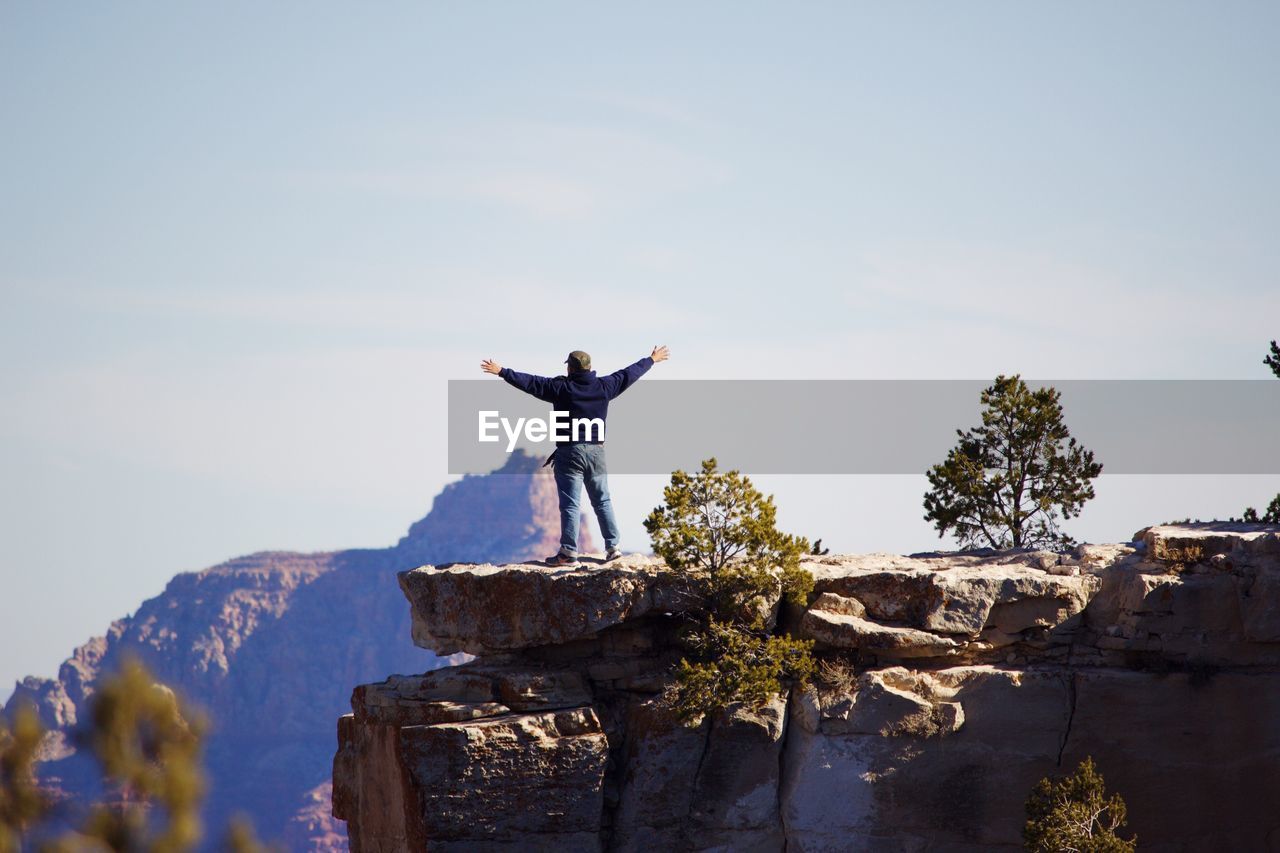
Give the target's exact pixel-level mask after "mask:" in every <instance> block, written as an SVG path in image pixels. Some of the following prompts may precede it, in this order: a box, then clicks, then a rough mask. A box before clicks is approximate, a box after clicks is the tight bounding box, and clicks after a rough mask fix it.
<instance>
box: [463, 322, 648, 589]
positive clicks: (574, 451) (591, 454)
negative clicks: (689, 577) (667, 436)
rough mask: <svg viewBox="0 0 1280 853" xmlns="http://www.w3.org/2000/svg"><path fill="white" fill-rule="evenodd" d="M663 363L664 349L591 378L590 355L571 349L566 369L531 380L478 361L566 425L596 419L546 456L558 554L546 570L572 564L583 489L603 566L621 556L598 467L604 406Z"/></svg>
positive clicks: (605, 480) (602, 473)
mask: <svg viewBox="0 0 1280 853" xmlns="http://www.w3.org/2000/svg"><path fill="white" fill-rule="evenodd" d="M667 358H668V352H667V348H666V347H665V346H660V347H654V348H653V352H652V353H650V354H649V355H647V356H645V357H644V358H642V359H640V360H639V361H637V362H636V363H635V364H633V365H631V366H630V367H624V368H622V369H621V370H619V371H617V372H616V373H610V374H609V375H608V376H596V372H595V371H594V370H592V369H591V356H589V355H587V354H586V353H585V352H583V351H582V350H574V351H573V352H571V353H569V357H568V358H566V359H565V360H564V363H565V364H566V365H568V367H567V368H566V370H565V375H564V376H534V375H532V374H529V373H519V372H517V371H514V370H512V369H511V368H509V367H503V366H502V365H500V364H498V363H497V362H496V361H493V360H492V359H485V360H484V361H482V362H480V369H481V370H483V371H484V372H485V373H492V374H493V375H495V376H501V377H502V378H503V379H505V380H506V381H507V382H508V383H509V384H511V385H514V386H515V387H517V388H519V389H520V390H521V391H524V392H525V393H526V394H531V395H533V396H534V397H537V398H538V399H539V400H542V401H543V402H546V403H550V404H551V406H552V409H553V410H554V411H562V412H563V411H567V412H568V413H569V421H570V423H573V422H575V421H578V420H579V419H581V420H582V422H583V423H585V422H587V421H592V420H598V421H599V424H600V426H599V427H598V428H596V429H594V430H592V429H588V430H587V431H586V435H583V434H581V433H579V432H577V431H576V430H575V431H571V433H570V436H569V439H568V440H565V441H557V442H556V449H555V451H554V452H553V453H552V454H551V459H549V460H547V461H549V462H550V461H552V460H554V463H555V475H556V492H557V493H558V495H559V498H560V550H559V551H558V552H556V553H555V554H554V555H553V556H551V557H549V558H548V559H547V563H548V564H550V565H552V566H572V565H574V564H575V563H577V562H578V515H579V511H580V510H579V503H578V501H579V494H580V491H581V487H582V485H583V484H584V483H585V484H586V486H587V496H588V497H589V498H591V506H592V508H593V509H594V510H595V511H596V520H597V521H599V522H600V533H601V534H602V535H603V536H604V546H605V555H604V558H605V561H606V562H607V561H609V560H613V559H616V558H618V557H619V556H621V555H622V552H621V551H619V550H618V522H617V519H615V518H614V516H613V503H612V502H611V501H610V500H609V477H608V472H607V471H606V470H605V462H604V422H605V419H606V417H607V416H608V414H609V401H610V400H612V399H613V398H614V397H617V396H618V395H619V394H621V393H622V392H623V391H625V390H627V389H628V388H630V387H631V385H632V383H634V382H635V381H636V380H637V379H639V378H640V377H641V376H644V374H645V373H646V372H647V371H648V370H649V368H651V367H653V366H654V365H655V364H657V363H658V362H660V361H666V360H667Z"/></svg>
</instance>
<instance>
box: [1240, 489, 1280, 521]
mask: <svg viewBox="0 0 1280 853" xmlns="http://www.w3.org/2000/svg"><path fill="white" fill-rule="evenodd" d="M1243 520H1244V521H1249V522H1253V523H1254V524H1259V523H1261V524H1280V495H1276V496H1275V497H1274V498H1272V499H1271V503H1269V504H1267V508H1266V509H1265V510H1263V512H1262V514H1261V515H1259V514H1258V511H1257V510H1256V509H1254V508H1253V507H1247V508H1246V509H1245V511H1244V518H1243Z"/></svg>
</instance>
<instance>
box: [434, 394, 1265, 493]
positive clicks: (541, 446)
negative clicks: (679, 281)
mask: <svg viewBox="0 0 1280 853" xmlns="http://www.w3.org/2000/svg"><path fill="white" fill-rule="evenodd" d="M1026 381H1027V384H1028V385H1029V386H1030V387H1031V388H1033V389H1035V388H1039V387H1041V386H1052V387H1054V388H1057V389H1058V390H1059V391H1060V392H1062V407H1063V412H1064V419H1065V421H1066V423H1067V426H1068V428H1070V430H1071V434H1072V436H1074V437H1075V438H1076V439H1078V440H1079V441H1080V443H1081V444H1083V445H1084V446H1085V447H1086V448H1087V449H1089V450H1092V451H1094V454H1095V456H1096V459H1097V461H1099V462H1101V463H1102V464H1103V473H1106V474H1278V473H1280V381H1276V380H1274V379H1270V380H1267V379H1260V380H1247V379H1246V380H1080V379H1076V380H1026ZM990 384H991V383H990V382H989V381H982V380H950V379H948V380H670V379H668V380H662V379H647V378H646V379H642V380H640V381H639V382H638V383H636V384H635V385H634V386H632V387H631V388H630V389H628V390H627V392H626V393H625V394H623V395H622V396H620V397H618V398H617V399H615V400H614V401H613V402H612V403H610V404H609V418H608V426H607V434H606V437H605V439H606V447H607V448H608V449H607V453H608V461H609V472H610V473H612V474H669V473H670V472H671V471H673V470H675V469H677V468H683V469H685V470H691V469H693V468H695V467H697V465H698V464H699V462H700V461H701V460H703V459H705V458H707V457H710V456H715V457H716V458H717V459H718V460H719V461H720V465H721V467H722V468H737V469H739V470H741V471H743V472H744V473H749V474H923V473H924V472H925V471H926V470H928V468H929V467H930V466H931V465H934V464H936V463H938V462H941V461H942V459H943V458H944V457H945V456H946V454H947V451H948V450H950V448H951V447H952V446H954V444H955V441H956V430H957V429H969V428H970V427H974V426H978V425H979V424H980V423H981V414H980V413H981V410H982V406H981V403H980V401H979V394H980V393H981V391H982V389H983V388H985V387H987V386H988V385H990ZM482 412H490V413H493V414H490V415H488V416H487V418H488V421H489V423H490V429H489V434H490V435H491V436H496V437H497V440H496V441H490V442H482V441H480V440H479V433H480V420H481V413H482ZM448 418H449V472H450V473H451V474H478V473H486V472H489V471H493V470H494V469H496V468H499V467H501V466H502V465H503V464H504V462H506V460H507V458H508V456H509V450H508V448H509V447H512V446H514V447H520V448H523V449H524V450H526V451H527V452H529V453H532V454H535V455H546V454H547V453H549V452H550V451H551V450H552V449H553V448H554V444H553V443H552V442H551V441H550V440H549V439H547V440H542V441H531V440H530V438H529V436H528V435H527V433H526V432H525V431H524V430H522V431H521V433H520V436H519V438H518V439H517V440H516V441H515V442H514V445H512V443H511V439H510V436H509V432H508V430H509V429H514V428H515V426H516V424H517V419H519V418H525V419H529V418H536V419H540V420H542V421H549V420H550V419H551V406H550V405H548V404H547V403H543V402H541V401H540V400H536V399H534V398H533V397H530V396H528V395H526V394H523V393H522V392H520V391H518V390H517V389H515V388H513V387H512V386H510V385H508V384H507V383H506V382H503V381H502V380H501V379H498V378H496V377H494V378H492V379H460V380H450V382H449V408H448ZM500 419H506V422H507V423H506V428H504V426H503V425H502V423H501V421H500Z"/></svg>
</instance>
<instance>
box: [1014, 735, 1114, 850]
mask: <svg viewBox="0 0 1280 853" xmlns="http://www.w3.org/2000/svg"><path fill="white" fill-rule="evenodd" d="M1126 820H1127V814H1126V809H1125V805H1124V800H1123V799H1121V798H1120V795H1119V794H1112V795H1111V796H1107V790H1106V786H1105V784H1104V783H1103V779H1102V774H1100V773H1099V772H1098V770H1097V768H1096V767H1094V764H1093V759H1092V758H1091V757H1086V758H1085V760H1084V761H1082V762H1080V766H1079V767H1078V768H1077V769H1076V772H1075V774H1074V775H1072V776H1068V777H1066V778H1065V779H1059V780H1057V781H1052V780H1050V779H1041V780H1040V781H1039V782H1038V783H1037V784H1036V786H1035V788H1033V789H1032V791H1031V797H1030V798H1029V799H1028V800H1027V824H1026V826H1025V827H1024V828H1023V830H1022V841H1023V844H1024V845H1025V847H1026V849H1027V850H1029V851H1031V853H1063V851H1068V850H1070V851H1078V853H1132V851H1134V850H1136V849H1137V846H1138V837H1137V836H1136V835H1135V836H1133V837H1131V838H1129V839H1124V838H1121V837H1120V836H1119V835H1117V834H1116V830H1118V829H1120V828H1122V827H1123V826H1124V825H1125V823H1126Z"/></svg>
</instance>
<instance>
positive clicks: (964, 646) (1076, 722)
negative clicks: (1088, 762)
mask: <svg viewBox="0 0 1280 853" xmlns="http://www.w3.org/2000/svg"><path fill="white" fill-rule="evenodd" d="M806 567H807V568H808V569H809V570H810V571H811V572H812V573H813V574H814V576H815V578H816V589H815V593H814V596H813V597H812V599H811V601H810V604H809V606H808V607H807V608H805V609H796V610H794V611H786V610H784V611H783V613H782V614H781V616H780V618H781V620H782V624H783V625H784V626H790V627H791V629H792V630H794V631H795V632H796V633H798V634H799V635H801V636H804V637H808V638H811V639H813V640H814V641H815V642H816V649H817V651H818V653H819V655H820V657H821V658H822V660H823V662H824V665H823V672H824V676H823V677H822V678H820V679H817V680H816V681H815V683H814V685H812V686H810V687H808V688H805V689H800V688H794V689H792V690H791V691H790V693H789V695H787V696H780V697H778V698H777V699H776V701H774V702H772V703H771V704H768V705H765V706H764V707H762V708H745V707H731V708H727V709H725V710H724V711H723V712H722V713H720V714H719V715H717V716H716V717H715V718H714V719H704V720H703V721H702V722H701V723H700V724H699V725H697V726H688V725H682V724H680V723H678V722H677V721H676V720H674V719H673V718H672V717H671V715H670V713H669V712H668V711H667V709H666V708H665V706H664V705H663V703H662V701H661V699H660V692H661V690H662V688H663V686H664V684H666V682H667V678H668V677H669V671H670V667H671V665H672V663H673V662H674V661H675V660H676V659H678V657H679V650H678V647H677V645H676V641H675V632H676V630H677V629H678V627H679V625H680V621H681V616H680V614H681V608H682V607H685V606H688V603H687V602H686V601H685V600H684V599H683V598H681V597H678V596H674V595H672V588H671V583H670V580H669V576H668V575H666V574H665V573H664V572H663V571H662V567H661V566H660V565H659V564H657V563H656V561H654V560H652V559H646V558H642V557H629V558H626V559H624V560H623V561H621V562H618V563H611V564H608V565H607V566H605V565H600V566H597V565H587V566H586V567H585V568H582V569H578V570H569V569H549V568H544V567H539V566H534V565H530V564H523V565H452V566H447V567H439V568H435V567H432V566H424V567H421V568H418V569H414V570H412V571H407V572H403V573H401V574H400V576H399V579H400V586H401V588H402V590H403V591H404V594H405V596H406V597H407V598H408V601H409V604H410V612H411V616H412V633H413V638H414V641H415V642H416V643H417V644H418V645H419V646H422V647H424V648H428V649H432V650H433V651H434V652H435V653H437V654H450V653H454V652H468V653H471V654H474V655H478V656H479V657H478V658H477V659H476V660H474V661H473V662H471V663H468V664H466V665H463V666H455V667H450V668H447V669H438V670H435V671H432V672H427V673H423V674H418V675H397V676H392V677H390V678H388V679H387V680H385V681H382V682H378V683H372V684H364V685H361V686H359V687H357V688H356V690H355V692H354V695H353V696H352V699H351V706H352V711H353V713H351V714H348V715H346V716H343V717H342V718H341V719H340V720H339V723H338V740H339V747H338V751H337V754H336V756H335V757H334V773H333V776H334V787H333V807H334V811H335V813H336V814H337V815H338V816H339V817H341V818H344V819H345V820H346V821H347V822H348V824H347V827H348V831H349V834H350V841H351V847H352V849H353V850H354V851H357V853H360V851H366V852H367V851H391V850H421V849H426V848H429V849H432V850H446V851H447V850H459V851H461V850H466V851H489V850H516V849H519V850H557V851H574V850H582V851H598V850H624V851H625V850H642V849H653V848H656V847H663V848H667V849H675V850H691V849H692V850H734V851H756V850H758V851H777V850H784V849H785V850H788V851H828V850H832V851H834V850H877V851H878V850H903V851H907V850H912V851H914V850H946V851H986V850H1000V849H1007V850H1016V849H1020V848H1021V839H1020V832H1021V828H1022V823H1023V821H1024V813H1023V804H1024V802H1025V800H1026V797H1027V795H1028V793H1029V792H1030V790H1031V788H1032V786H1033V785H1034V784H1035V782H1036V781H1037V780H1038V779H1040V778H1041V777H1043V776H1045V775H1051V774H1055V773H1065V772H1069V771H1070V770H1073V769H1074V768H1075V766H1076V764H1077V763H1078V762H1079V761H1080V760H1081V759H1083V758H1084V757H1085V756H1086V755H1092V756H1093V758H1094V759H1095V761H1096V762H1097V763H1098V765H1099V768H1100V769H1101V771H1102V772H1103V773H1104V774H1105V776H1106V778H1107V782H1108V786H1109V788H1110V789H1112V790H1114V791H1117V792H1119V793H1121V794H1122V795H1123V796H1124V798H1125V800H1126V801H1127V803H1128V805H1129V816H1130V826H1129V829H1130V830H1131V831H1134V832H1137V833H1138V836H1139V839H1140V842H1141V849H1143V850H1154V851H1160V850H1170V851H1172V850H1179V851H1181V850H1277V849H1280V812H1277V811H1276V809H1275V807H1274V806H1275V803H1276V802H1277V801H1278V800H1280V725H1277V721H1278V720H1280V528H1276V527H1270V528H1267V527H1258V526H1252V527H1250V526H1244V525H1232V524H1205V525H1184V526H1161V527H1153V528H1149V529H1147V530H1144V531H1141V532H1140V533H1139V534H1137V535H1136V536H1135V539H1134V541H1133V542H1131V543H1129V544H1122V545H1104V546H1081V547H1079V548H1077V549H1076V550H1075V551H1073V552H1071V553H1069V554H1054V553H1042V552H1032V553H1027V552H1018V553H986V554H978V555H961V554H931V555H916V556H913V557H902V556H896V555H888V554H872V555H863V556H821V557H817V556H815V557H809V558H807V562H806Z"/></svg>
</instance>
